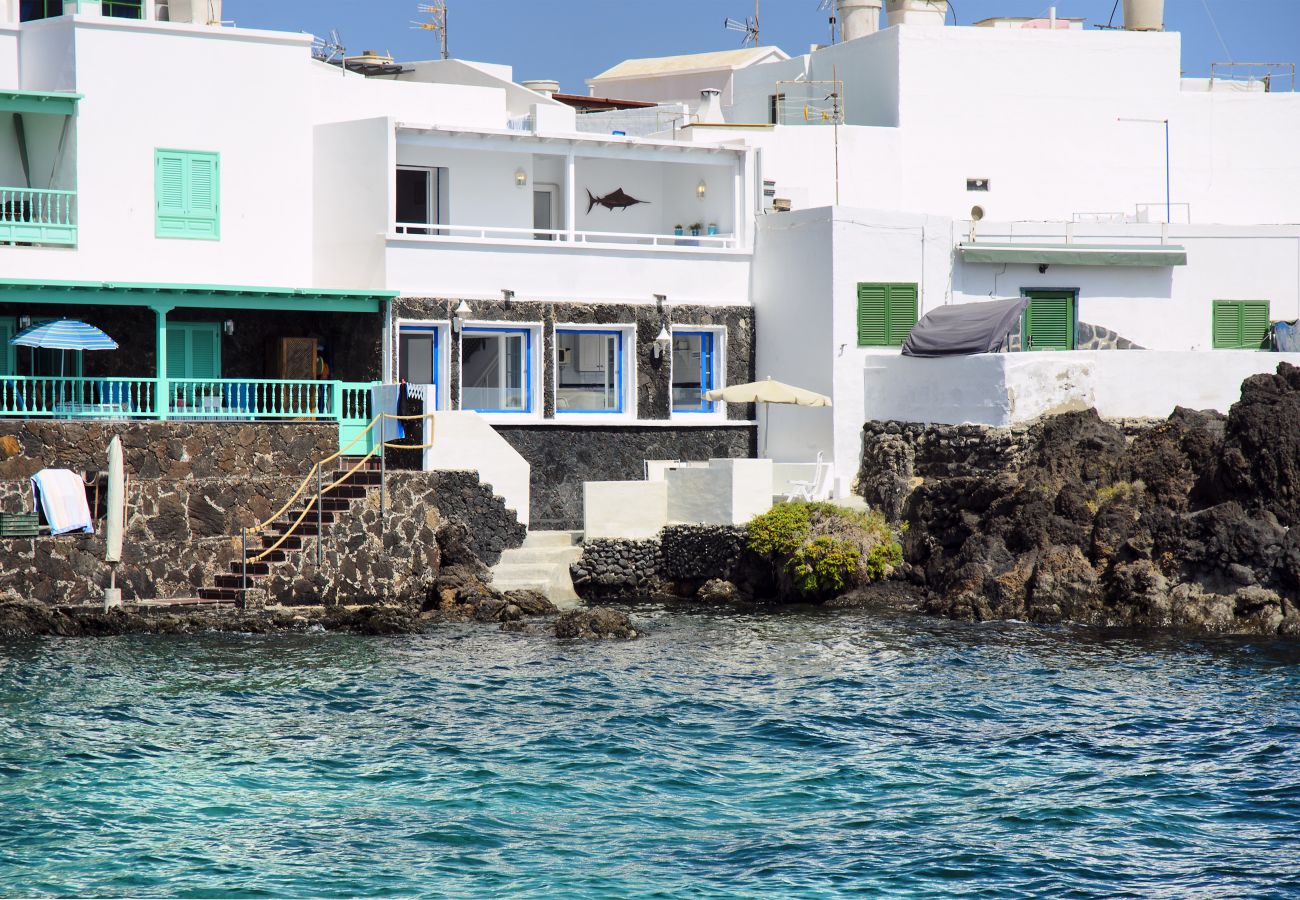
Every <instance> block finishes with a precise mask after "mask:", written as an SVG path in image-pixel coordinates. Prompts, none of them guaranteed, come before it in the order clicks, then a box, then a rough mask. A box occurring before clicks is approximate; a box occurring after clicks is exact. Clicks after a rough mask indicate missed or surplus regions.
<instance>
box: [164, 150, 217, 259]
mask: <svg viewBox="0 0 1300 900" xmlns="http://www.w3.org/2000/svg"><path fill="white" fill-rule="evenodd" d="M154 199H155V205H156V217H155V227H154V233H155V235H156V236H157V237H160V238H191V239H195V240H217V239H218V238H220V236H221V157H220V156H219V155H218V154H216V153H202V152H198V151H194V150H157V151H155V152H154Z"/></svg>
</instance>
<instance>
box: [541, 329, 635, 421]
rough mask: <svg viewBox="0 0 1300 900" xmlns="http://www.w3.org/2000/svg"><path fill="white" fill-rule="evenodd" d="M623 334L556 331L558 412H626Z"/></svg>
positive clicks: (573, 330) (584, 330) (556, 393)
mask: <svg viewBox="0 0 1300 900" xmlns="http://www.w3.org/2000/svg"><path fill="white" fill-rule="evenodd" d="M623 380H624V379H623V332H621V331H591V330H587V329H565V328H557V329H555V412H556V414H567V413H605V414H609V413H621V412H622V411H623Z"/></svg>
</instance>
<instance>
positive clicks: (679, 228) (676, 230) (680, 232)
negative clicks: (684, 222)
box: [673, 225, 685, 237]
mask: <svg viewBox="0 0 1300 900" xmlns="http://www.w3.org/2000/svg"><path fill="white" fill-rule="evenodd" d="M673 234H675V235H677V236H678V237H681V236H682V235H683V234H685V232H684V231H683V230H682V226H680V225H674V226H673Z"/></svg>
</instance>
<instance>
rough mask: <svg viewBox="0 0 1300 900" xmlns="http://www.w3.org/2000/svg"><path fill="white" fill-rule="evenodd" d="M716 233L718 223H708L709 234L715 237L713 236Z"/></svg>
mask: <svg viewBox="0 0 1300 900" xmlns="http://www.w3.org/2000/svg"><path fill="white" fill-rule="evenodd" d="M717 233H718V223H717V222H710V223H709V234H710V235H715V234H717Z"/></svg>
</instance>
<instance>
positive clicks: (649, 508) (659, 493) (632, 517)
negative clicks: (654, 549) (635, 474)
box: [582, 481, 668, 541]
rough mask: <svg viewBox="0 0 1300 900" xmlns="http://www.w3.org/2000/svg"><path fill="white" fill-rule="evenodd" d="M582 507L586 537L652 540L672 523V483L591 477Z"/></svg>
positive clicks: (586, 487) (584, 491) (586, 486)
mask: <svg viewBox="0 0 1300 900" xmlns="http://www.w3.org/2000/svg"><path fill="white" fill-rule="evenodd" d="M582 510H583V533H584V535H585V539H586V540H589V541H590V540H597V539H600V538H608V539H610V540H625V541H641V540H649V539H650V538H653V537H657V536H658V535H659V532H660V531H662V530H663V527H664V526H665V525H667V524H668V483H667V482H666V481H588V482H587V483H586V484H584V485H583V487H582Z"/></svg>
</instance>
